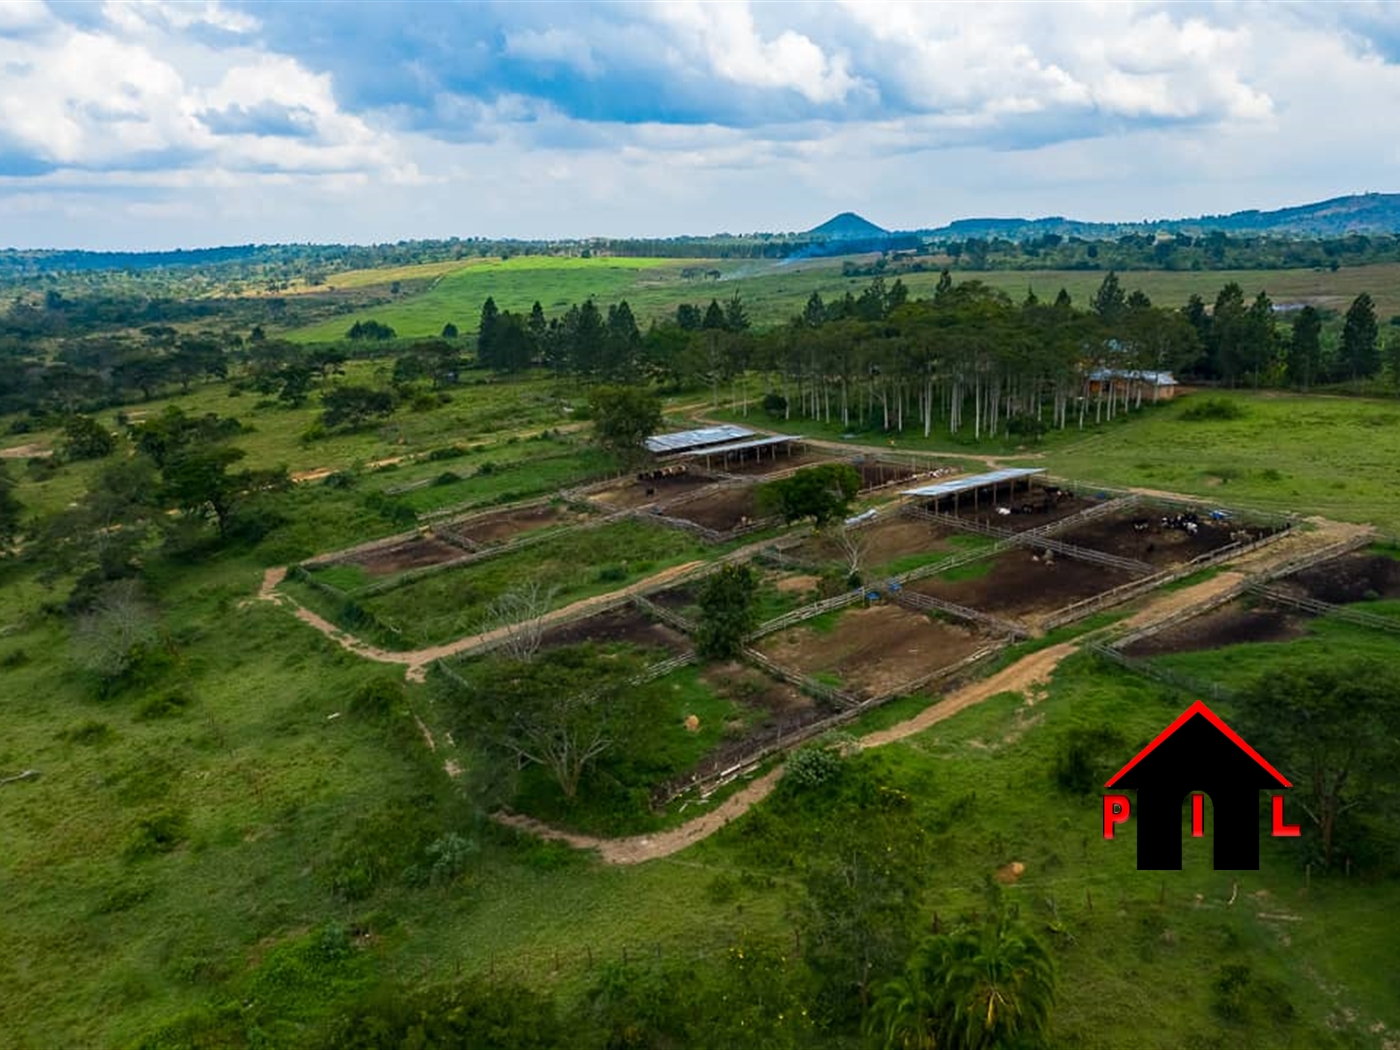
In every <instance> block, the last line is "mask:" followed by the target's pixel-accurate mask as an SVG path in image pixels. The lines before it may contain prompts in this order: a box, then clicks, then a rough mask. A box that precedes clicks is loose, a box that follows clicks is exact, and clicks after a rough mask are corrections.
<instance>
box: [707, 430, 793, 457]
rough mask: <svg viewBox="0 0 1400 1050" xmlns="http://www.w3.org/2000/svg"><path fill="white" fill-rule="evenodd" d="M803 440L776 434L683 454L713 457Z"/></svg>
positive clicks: (708, 446)
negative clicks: (723, 453) (719, 454)
mask: <svg viewBox="0 0 1400 1050" xmlns="http://www.w3.org/2000/svg"><path fill="white" fill-rule="evenodd" d="M801 440H802V438H801V437H800V436H799V435H796V434H774V435H773V436H772V437H761V438H754V439H753V440H752V441H734V442H731V443H730V444H727V445H707V446H706V447H705V448H696V449H691V450H690V451H689V452H682V453H681V455H683V456H713V455H715V454H717V453H721V452H742V451H743V450H744V449H746V448H764V447H766V446H768V445H786V444H788V443H789V442H793V441H801Z"/></svg>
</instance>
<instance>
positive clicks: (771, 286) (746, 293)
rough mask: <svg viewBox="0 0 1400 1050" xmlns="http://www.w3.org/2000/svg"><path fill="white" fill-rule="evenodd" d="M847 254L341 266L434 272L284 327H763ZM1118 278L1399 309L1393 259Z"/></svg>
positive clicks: (1017, 279)
mask: <svg viewBox="0 0 1400 1050" xmlns="http://www.w3.org/2000/svg"><path fill="white" fill-rule="evenodd" d="M846 261H848V259H842V258H834V259H819V260H806V261H803V262H797V263H783V262H768V261H763V260H727V261H722V262H716V261H713V260H703V259H634V258H599V259H578V258H554V257H549V256H521V257H518V258H514V259H510V260H507V261H504V262H502V261H501V260H498V259H490V260H482V259H475V260H463V261H462V262H457V263H430V264H425V265H424V266H420V267H401V268H399V269H398V270H358V271H353V272H351V273H347V274H341V275H336V276H335V277H332V278H330V279H329V280H328V283H329V284H333V285H335V287H337V288H349V287H356V286H360V285H369V284H383V283H385V282H387V281H390V280H412V279H418V280H421V279H423V278H425V277H435V278H437V280H436V282H435V283H434V284H433V285H432V286H431V287H430V288H429V289H428V290H427V291H424V292H422V293H420V294H418V295H412V296H408V297H406V298H404V299H402V300H400V301H398V302H395V303H392V304H386V305H384V306H381V307H376V308H373V309H370V310H365V311H358V312H355V313H349V314H344V315H342V316H340V317H337V318H335V319H334V320H330V321H324V322H321V323H318V324H315V325H312V326H310V327H307V328H301V329H296V330H293V331H291V332H289V333H288V335H289V336H290V337H291V338H293V339H296V340H298V341H302V342H315V341H323V340H331V339H338V338H340V337H341V336H343V335H344V334H345V331H346V330H347V329H348V328H349V327H350V326H351V325H352V324H354V323H355V322H356V321H358V320H368V319H374V320H377V321H381V322H383V323H385V324H388V325H392V326H393V328H394V329H395V330H396V331H397V332H398V334H399V335H401V336H407V337H410V338H416V337H422V336H430V335H437V334H438V333H439V332H441V331H442V326H443V325H444V324H446V323H448V322H451V323H453V324H455V325H457V327H458V328H459V329H461V330H462V331H463V332H468V331H472V330H474V329H475V327H476V322H477V317H478V316H479V314H480V311H481V304H482V303H483V302H484V301H485V299H486V297H487V296H493V297H494V298H495V300H496V305H497V306H499V307H500V308H501V309H503V310H522V311H523V310H529V309H530V306H531V305H532V304H533V303H534V302H535V301H536V300H539V302H540V303H541V305H542V306H543V307H544V310H545V313H546V314H549V315H550V316H554V315H557V314H560V313H562V312H563V311H564V310H567V309H568V307H569V305H570V304H572V303H576V302H582V301H583V300H584V299H587V298H588V297H590V296H592V297H594V298H596V299H597V300H598V301H599V302H600V303H604V304H606V303H610V302H615V301H617V300H619V299H624V298H625V299H627V301H628V303H629V304H630V305H631V307H632V309H633V312H634V313H636V314H637V318H638V321H639V322H641V323H642V324H643V325H645V324H646V323H647V322H648V321H650V320H653V319H659V318H662V317H669V316H671V315H673V314H674V312H675V308H676V306H677V305H678V304H680V303H683V302H698V303H704V302H708V301H709V300H710V299H711V298H718V299H721V300H723V299H726V298H728V297H729V296H731V295H733V294H734V292H736V291H737V292H739V294H740V295H742V296H743V298H744V301H745V304H746V305H747V306H748V312H749V316H750V318H751V319H752V321H753V322H754V324H756V325H759V326H765V325H772V324H779V323H781V322H783V321H785V320H786V319H787V318H789V317H791V316H792V315H793V314H794V313H796V312H797V311H799V310H800V309H801V308H802V305H803V304H804V303H805V302H806V301H807V298H808V296H810V295H811V294H812V292H814V291H816V292H820V293H821V295H822V297H823V298H824V299H827V300H828V301H829V300H831V299H839V298H840V297H841V296H843V295H845V294H846V292H848V291H851V292H857V291H859V289H861V288H863V287H864V286H865V285H867V284H869V283H870V278H868V277H843V276H842V275H841V267H842V265H843V263H844V262H846ZM863 261H868V258H867V259H865V260H863ZM686 270H694V271H698V272H701V273H704V272H706V271H711V270H718V271H720V272H721V273H722V274H723V275H724V276H723V277H722V278H721V279H720V280H713V279H711V278H708V277H703V276H701V277H689V278H687V277H682V276H681V274H682V272H684V271H686ZM376 275H378V276H377V277H376ZM395 275H396V276H395ZM1103 278H1104V274H1103V272H1102V271H1094V270H997V271H988V272H979V273H972V272H966V271H960V272H958V273H957V274H956V279H957V280H958V281H967V280H979V281H983V282H985V283H987V284H989V285H992V286H993V287H995V288H1000V289H1002V290H1003V291H1005V292H1006V293H1007V294H1008V295H1010V296H1012V298H1014V299H1016V300H1020V299H1022V298H1024V297H1025V295H1026V292H1027V291H1028V290H1033V291H1034V292H1035V294H1036V295H1037V296H1039V297H1040V298H1042V299H1051V298H1054V296H1055V295H1056V294H1057V293H1058V292H1059V290H1060V289H1061V288H1064V289H1065V290H1066V291H1067V292H1069V294H1070V297H1071V298H1072V299H1073V300H1074V301H1075V302H1076V303H1079V304H1084V303H1086V302H1087V301H1088V299H1089V297H1090V296H1091V295H1092V294H1093V293H1094V291H1095V289H1097V288H1098V286H1099V284H1100V283H1101V282H1102V281H1103ZM887 279H892V278H887ZM901 279H902V280H903V281H904V283H905V284H906V285H908V286H909V290H910V293H911V294H912V295H914V296H927V295H930V294H932V292H933V288H934V285H935V284H937V282H938V273H937V272H936V271H926V272H923V273H912V274H903V275H901ZM1122 280H1123V284H1124V286H1125V287H1126V288H1128V289H1129V290H1132V289H1141V290H1142V291H1144V292H1146V293H1147V295H1148V296H1149V297H1150V298H1151V299H1152V300H1153V301H1154V302H1156V303H1158V304H1161V305H1166V306H1179V305H1182V304H1184V303H1185V302H1186V300H1187V299H1188V298H1189V297H1190V296H1191V295H1192V294H1193V293H1195V294H1199V295H1200V296H1201V297H1202V298H1204V299H1205V300H1206V301H1207V302H1213V301H1214V299H1215V296H1216V293H1217V292H1219V290H1220V289H1221V287H1222V286H1224V285H1225V284H1226V283H1227V282H1229V281H1236V282H1238V283H1239V285H1240V286H1241V287H1242V288H1243V289H1244V291H1245V294H1246V296H1248V297H1250V298H1253V296H1254V295H1256V294H1257V293H1258V292H1259V291H1261V290H1263V291H1267V292H1268V293H1269V295H1270V297H1271V298H1272V299H1273V300H1274V301H1275V302H1276V303H1302V302H1307V303H1312V304H1313V305H1315V306H1319V307H1325V308H1328V309H1333V310H1337V311H1343V310H1345V309H1346V308H1347V306H1348V305H1349V304H1350V303H1351V301H1352V299H1354V298H1355V297H1356V296H1357V295H1359V294H1360V293H1361V292H1369V293H1370V294H1371V297H1372V298H1373V299H1375V300H1376V309H1377V313H1378V314H1379V316H1380V318H1381V320H1382V322H1384V321H1386V320H1388V319H1389V318H1390V317H1393V316H1396V315H1400V263H1384V264H1380V265H1376V266H1358V267H1352V268H1347V269H1341V270H1338V271H1336V272H1335V273H1333V272H1329V271H1325V270H1206V271H1197V272H1181V271H1168V270H1142V271H1132V272H1128V273H1124V274H1123V275H1122ZM350 282H359V284H354V283H350Z"/></svg>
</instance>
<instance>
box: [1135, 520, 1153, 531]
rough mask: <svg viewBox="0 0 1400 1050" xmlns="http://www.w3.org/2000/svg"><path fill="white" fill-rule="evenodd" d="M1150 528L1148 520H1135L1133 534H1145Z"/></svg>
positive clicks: (1150, 523) (1150, 524)
mask: <svg viewBox="0 0 1400 1050" xmlns="http://www.w3.org/2000/svg"><path fill="white" fill-rule="evenodd" d="M1150 528H1152V522H1151V520H1150V519H1148V518H1136V519H1134V521H1133V531H1134V532H1146V531H1147V530H1148V529H1150Z"/></svg>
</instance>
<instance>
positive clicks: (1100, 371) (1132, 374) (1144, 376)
mask: <svg viewBox="0 0 1400 1050" xmlns="http://www.w3.org/2000/svg"><path fill="white" fill-rule="evenodd" d="M1089 378H1090V379H1093V380H1096V381H1099V382H1102V381H1103V380H1105V379H1140V380H1142V381H1143V382H1144V383H1151V384H1152V385H1154V386H1176V385H1177V381H1176V377H1175V376H1173V375H1172V374H1171V373H1170V372H1139V371H1136V370H1133V369H1126V368H1096V369H1094V371H1092V372H1090V373H1089Z"/></svg>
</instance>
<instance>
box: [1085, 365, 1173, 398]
mask: <svg viewBox="0 0 1400 1050" xmlns="http://www.w3.org/2000/svg"><path fill="white" fill-rule="evenodd" d="M1178 385H1179V384H1178V383H1177V381H1176V377H1175V376H1173V375H1172V374H1171V373H1170V372H1143V371H1139V370H1137V369H1128V368H1099V369H1095V370H1094V371H1092V372H1090V373H1089V394H1090V396H1094V395H1097V394H1100V393H1108V392H1109V391H1110V390H1111V391H1112V393H1113V394H1114V395H1115V396H1117V397H1123V398H1127V397H1134V396H1136V395H1138V394H1139V393H1143V394H1145V393H1149V392H1150V393H1151V394H1152V400H1153V401H1170V400H1171V399H1172V398H1173V397H1175V396H1176V388H1177V386H1178Z"/></svg>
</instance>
